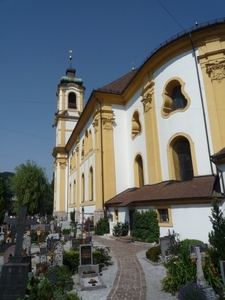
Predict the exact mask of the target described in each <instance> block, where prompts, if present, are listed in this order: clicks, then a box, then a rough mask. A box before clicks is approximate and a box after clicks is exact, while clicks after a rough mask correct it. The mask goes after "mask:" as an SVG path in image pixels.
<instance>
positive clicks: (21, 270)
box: [0, 263, 29, 300]
mask: <svg viewBox="0 0 225 300" xmlns="http://www.w3.org/2000/svg"><path fill="white" fill-rule="evenodd" d="M28 272H29V263H7V264H5V265H3V266H2V272H1V278H0V300H17V299H18V298H24V297H25V292H26V285H27V280H28Z"/></svg>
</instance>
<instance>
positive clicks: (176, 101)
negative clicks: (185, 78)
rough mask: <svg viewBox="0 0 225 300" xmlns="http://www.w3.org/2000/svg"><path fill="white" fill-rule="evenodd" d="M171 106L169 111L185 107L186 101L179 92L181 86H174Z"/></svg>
mask: <svg viewBox="0 0 225 300" xmlns="http://www.w3.org/2000/svg"><path fill="white" fill-rule="evenodd" d="M171 98H172V100H173V104H172V106H171V110H176V109H180V108H181V109H182V108H184V107H185V106H186V105H187V99H186V98H185V97H184V95H183V94H182V92H181V85H178V86H176V87H175V88H174V89H173V91H172V97H171Z"/></svg>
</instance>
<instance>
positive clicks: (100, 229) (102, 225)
mask: <svg viewBox="0 0 225 300" xmlns="http://www.w3.org/2000/svg"><path fill="white" fill-rule="evenodd" d="M94 231H95V234H97V235H103V234H105V233H109V220H108V218H107V217H106V216H105V217H104V218H101V219H100V220H99V221H98V222H97V223H96V224H95V227H94Z"/></svg>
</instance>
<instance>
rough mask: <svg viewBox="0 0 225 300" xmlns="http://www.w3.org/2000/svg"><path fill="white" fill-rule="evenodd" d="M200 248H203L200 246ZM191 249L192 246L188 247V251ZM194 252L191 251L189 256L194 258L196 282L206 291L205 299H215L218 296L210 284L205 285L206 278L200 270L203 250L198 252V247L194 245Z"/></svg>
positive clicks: (203, 255) (203, 254)
mask: <svg viewBox="0 0 225 300" xmlns="http://www.w3.org/2000/svg"><path fill="white" fill-rule="evenodd" d="M201 249H202V250H203V249H204V248H201ZM192 250H193V247H190V251H192ZM194 251H195V252H194V253H193V252H192V253H191V258H196V267H197V283H198V284H200V285H201V286H202V287H203V290H204V292H205V293H206V299H207V300H216V299H217V298H218V297H217V295H216V293H215V291H214V289H213V288H212V287H211V286H207V285H206V280H205V277H204V273H203V270H202V264H201V262H202V258H203V257H205V253H204V252H200V247H194Z"/></svg>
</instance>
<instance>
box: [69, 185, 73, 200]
mask: <svg viewBox="0 0 225 300" xmlns="http://www.w3.org/2000/svg"><path fill="white" fill-rule="evenodd" d="M69 204H72V188H71V183H70V194H69Z"/></svg>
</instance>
